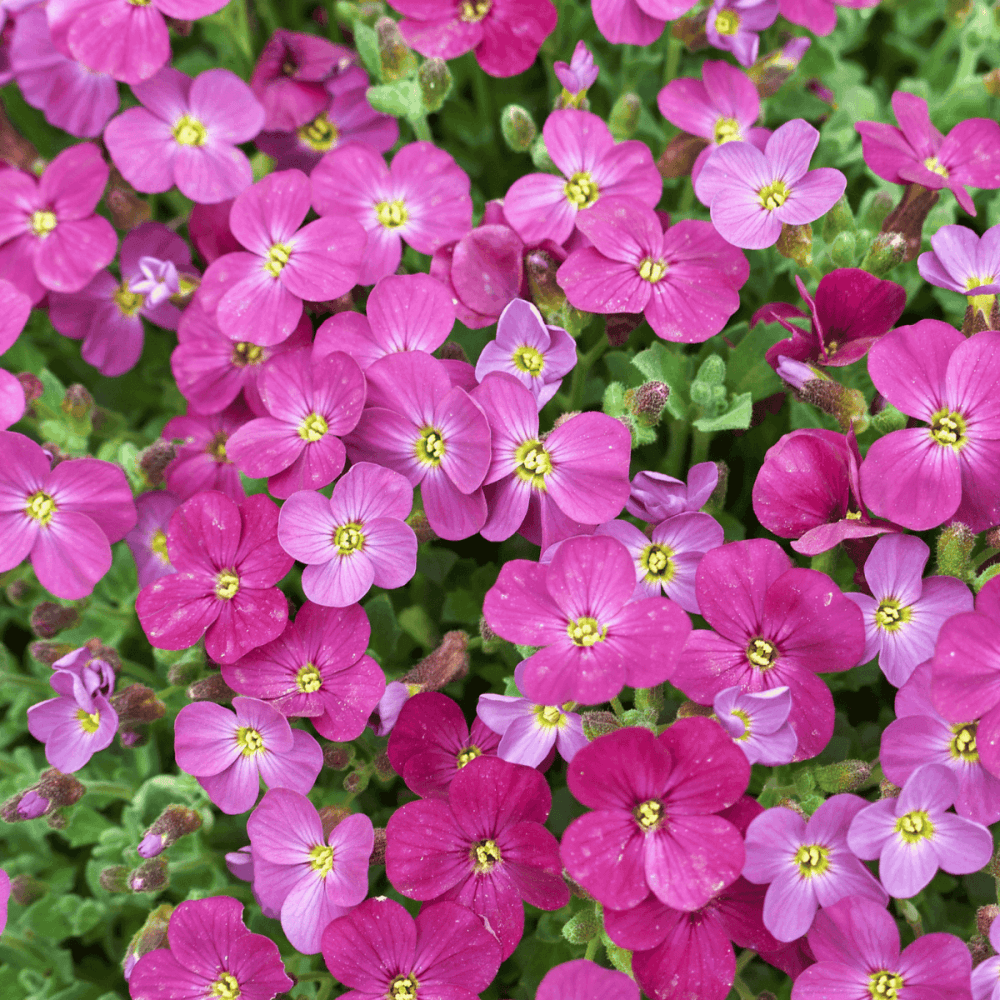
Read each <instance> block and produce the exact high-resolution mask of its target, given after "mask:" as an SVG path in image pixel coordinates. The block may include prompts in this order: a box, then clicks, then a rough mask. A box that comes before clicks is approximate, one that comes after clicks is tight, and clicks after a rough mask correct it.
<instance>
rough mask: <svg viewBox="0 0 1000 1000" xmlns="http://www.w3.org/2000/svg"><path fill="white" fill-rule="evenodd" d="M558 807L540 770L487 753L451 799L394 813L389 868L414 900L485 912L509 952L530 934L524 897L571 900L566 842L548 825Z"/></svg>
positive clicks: (454, 786) (543, 905)
mask: <svg viewBox="0 0 1000 1000" xmlns="http://www.w3.org/2000/svg"><path fill="white" fill-rule="evenodd" d="M551 807H552V793H551V792H550V791H549V786H548V783H547V782H546V780H545V778H544V777H542V775H541V774H539V773H538V772H537V771H535V770H533V769H532V768H529V767H524V766H523V765H521V764H511V763H508V762H507V761H505V760H500V758H498V757H481V758H480V759H478V760H475V761H472V762H470V763H469V764H468V765H467V766H466V767H464V768H462V770H461V771H460V772H459V773H458V774H457V775H456V776H455V778H454V780H453V781H452V782H451V784H450V785H449V787H448V792H447V798H446V799H444V798H442V799H423V800H421V801H419V802H410V803H407V804H406V805H404V806H402V807H401V808H399V809H397V810H396V811H395V812H394V813H393V814H392V816H390V817H389V823H388V825H387V826H386V831H385V834H386V847H385V871H386V875H387V876H388V877H389V881H390V882H391V883H392V885H393V886H394V887H395V888H396V890H397V891H398V892H401V893H402V894H403V895H404V896H409V897H410V898H411V899H421V900H430V901H432V902H440V901H443V900H451V901H454V902H456V903H460V904H462V905H463V906H467V907H469V909H470V910H472V912H473V913H475V914H477V915H478V916H479V917H482V918H483V919H484V920H485V921H486V922H487V926H489V927H490V928H491V929H492V930H493V932H494V933H495V934H496V935H497V937H498V938H499V940H500V944H501V945H502V946H503V957H504V958H509V957H510V955H511V954H513V952H514V949H515V948H516V947H517V944H518V942H519V941H520V940H521V936H522V934H523V933H524V906H523V905H522V900H523V901H524V902H527V903H530V904H531V905H532V906H537V907H539V908H540V909H543V910H558V909H559V908H560V907H562V906H565V905H566V904H567V903H568V902H569V889H568V887H567V886H566V883H565V882H564V881H563V878H562V864H561V862H560V860H559V842H558V841H557V840H556V838H555V837H554V836H553V835H552V834H551V833H549V831H548V830H546V829H545V827H544V825H543V824H544V823H545V821H546V819H548V816H549V810H550V809H551Z"/></svg>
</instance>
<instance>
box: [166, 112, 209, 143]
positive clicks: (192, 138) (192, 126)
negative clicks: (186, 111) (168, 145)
mask: <svg viewBox="0 0 1000 1000" xmlns="http://www.w3.org/2000/svg"><path fill="white" fill-rule="evenodd" d="M174 138H175V139H176V140H177V142H178V143H179V144H180V145H181V146H204V145H205V141H206V140H207V139H208V129H207V128H205V126H204V125H202V123H201V122H200V121H198V119H197V118H192V117H191V116H190V115H184V116H183V117H182V118H180V119H179V120H178V122H177V124H176V125H175V126H174Z"/></svg>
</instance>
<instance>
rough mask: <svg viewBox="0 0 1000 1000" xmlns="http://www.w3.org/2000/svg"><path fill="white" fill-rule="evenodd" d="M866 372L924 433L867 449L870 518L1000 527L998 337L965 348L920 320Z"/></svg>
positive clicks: (918, 526)
mask: <svg viewBox="0 0 1000 1000" xmlns="http://www.w3.org/2000/svg"><path fill="white" fill-rule="evenodd" d="M998 127H1000V126H998ZM868 371H869V374H870V375H871V378H872V381H873V382H874V383H875V387H876V388H877V389H878V391H879V392H881V393H882V395H883V396H884V397H885V398H886V399H887V400H888V401H889V402H890V403H892V405H893V406H895V407H896V408H897V409H898V410H901V411H902V412H903V413H905V414H906V415H907V416H910V417H916V418H917V419H918V420H921V421H924V422H926V423H928V424H930V426H929V427H910V428H905V429H903V430H899V431H893V432H892V433H891V434H886V435H885V436H883V437H881V438H879V439H878V440H877V441H875V442H874V443H873V444H872V446H871V447H870V448H869V449H868V454H867V455H866V456H865V461H864V463H863V464H862V466H861V485H862V487H863V488H864V492H865V498H866V500H867V503H868V506H869V507H870V508H871V510H872V512H873V513H875V514H878V515H879V516H880V517H888V518H892V520H894V521H896V522H897V523H898V524H901V525H903V526H904V527H906V528H912V529H913V530H915V531H924V530H926V529H928V528H935V527H937V526H938V525H939V524H942V523H943V522H945V521H947V520H949V519H950V518H956V519H957V520H959V521H961V522H962V523H963V524H966V525H968V526H969V527H970V528H971V529H972V530H973V531H974V532H977V531H984V530H985V529H986V528H988V527H990V526H991V525H994V524H997V523H1000V488H998V486H1000V448H998V446H997V442H998V441H1000V334H998V333H994V332H992V331H987V332H985V333H981V334H978V335H977V336H975V337H973V338H971V339H970V340H966V339H965V337H963V336H962V335H961V334H960V333H959V332H958V331H957V330H956V329H955V328H954V327H952V326H949V325H948V324H947V323H942V322H941V321H940V320H936V319H925V320H921V321H920V322H919V323H915V324H914V325H913V326H901V327H899V328H898V329H896V330H893V331H892V332H891V333H889V334H886V336H885V337H883V338H882V339H881V340H880V341H879V342H878V343H877V344H875V346H874V347H873V348H872V349H871V351H870V353H869V357H868Z"/></svg>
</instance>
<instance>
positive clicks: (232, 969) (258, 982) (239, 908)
mask: <svg viewBox="0 0 1000 1000" xmlns="http://www.w3.org/2000/svg"><path fill="white" fill-rule="evenodd" d="M242 914H243V904H242V903H241V902H240V901H239V900H238V899H232V898H231V897H229V896H210V897H209V898H208V899H191V900H187V901H186V902H184V903H181V904H179V905H178V906H177V908H176V909H175V910H174V912H173V913H172V914H171V915H170V924H169V926H168V927H167V941H168V943H169V944H170V950H169V951H168V950H167V949H165V948H157V949H155V950H154V951H150V952H147V953H146V954H145V955H143V956H142V958H140V959H139V961H138V962H136V964H135V967H134V968H133V969H132V973H131V975H130V977H129V981H128V988H129V993H130V994H131V996H132V1000H163V998H164V997H176V998H180V997H201V996H206V997H209V996H210V997H224V996H226V994H229V995H230V996H231V997H237V996H238V997H241V998H245V1000H273V998H274V997H275V996H276V995H277V994H278V993H284V992H285V991H287V990H290V989H291V988H292V986H293V983H292V980H291V979H289V978H288V976H286V975H285V967H284V966H283V965H282V964H281V956H280V955H279V954H278V946H277V945H276V944H275V943H274V942H273V941H272V940H270V938H266V937H264V935H263V934H251V933H250V932H249V931H248V930H247V929H246V927H245V926H244V924H243V921H242V919H241V916H242Z"/></svg>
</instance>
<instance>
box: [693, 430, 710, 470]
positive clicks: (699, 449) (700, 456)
mask: <svg viewBox="0 0 1000 1000" xmlns="http://www.w3.org/2000/svg"><path fill="white" fill-rule="evenodd" d="M714 436H715V435H714V434H712V433H710V432H708V431H699V430H697V429H696V430H695V432H694V440H693V441H692V442H691V464H692V465H698V464H699V463H700V462H707V461H708V449H709V448H710V447H711V446H712V438H713V437H714Z"/></svg>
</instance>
